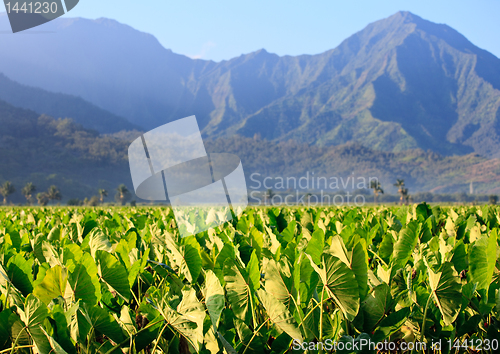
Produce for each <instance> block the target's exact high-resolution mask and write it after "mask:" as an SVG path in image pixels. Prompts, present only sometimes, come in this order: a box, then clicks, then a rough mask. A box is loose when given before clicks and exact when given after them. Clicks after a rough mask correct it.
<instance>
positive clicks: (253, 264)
mask: <svg viewBox="0 0 500 354" xmlns="http://www.w3.org/2000/svg"><path fill="white" fill-rule="evenodd" d="M246 271H247V274H248V278H249V279H250V281H251V282H252V286H253V289H254V290H257V289H259V288H260V269H259V260H258V258H257V254H256V252H255V251H253V252H252V255H251V256H250V261H249V262H248V264H247V266H246Z"/></svg>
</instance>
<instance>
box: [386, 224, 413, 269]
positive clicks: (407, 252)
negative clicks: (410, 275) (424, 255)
mask: <svg viewBox="0 0 500 354" xmlns="http://www.w3.org/2000/svg"><path fill="white" fill-rule="evenodd" d="M417 242H418V234H417V232H415V230H414V229H413V228H412V227H410V224H409V225H408V226H407V227H406V228H404V229H402V230H401V231H400V232H399V237H398V240H397V241H396V244H395V245H394V254H393V259H392V264H393V266H392V274H391V275H392V276H393V275H394V274H395V272H396V271H397V270H398V269H401V268H404V266H405V265H406V263H407V262H408V260H409V259H410V257H411V255H412V253H413V250H414V249H415V247H416V246H417Z"/></svg>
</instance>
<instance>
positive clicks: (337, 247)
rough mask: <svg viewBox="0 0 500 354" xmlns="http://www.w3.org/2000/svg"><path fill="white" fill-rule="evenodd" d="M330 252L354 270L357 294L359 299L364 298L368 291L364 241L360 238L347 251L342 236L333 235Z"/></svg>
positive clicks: (366, 258)
mask: <svg viewBox="0 0 500 354" xmlns="http://www.w3.org/2000/svg"><path fill="white" fill-rule="evenodd" d="M330 252H331V253H332V254H333V255H334V256H335V257H337V258H339V259H340V260H341V261H342V262H344V263H345V265H347V266H348V267H349V268H350V269H351V270H352V271H353V272H354V275H355V276H356V281H357V282H358V287H359V296H360V297H361V299H364V298H365V297H366V294H367V293H368V253H367V250H366V241H365V240H364V239H360V240H359V241H357V242H356V244H355V245H354V247H353V248H352V250H351V251H348V250H347V249H346V247H345V245H344V241H343V240H342V237H340V236H339V235H335V236H333V238H332V244H331V246H330Z"/></svg>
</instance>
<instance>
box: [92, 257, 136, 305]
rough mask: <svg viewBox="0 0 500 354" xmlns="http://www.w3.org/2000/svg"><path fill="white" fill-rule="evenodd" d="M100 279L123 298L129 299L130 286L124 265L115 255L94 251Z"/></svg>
mask: <svg viewBox="0 0 500 354" xmlns="http://www.w3.org/2000/svg"><path fill="white" fill-rule="evenodd" d="M96 260H97V262H98V264H99V268H100V273H101V277H102V279H103V280H104V281H105V282H106V283H107V284H108V285H109V286H111V287H112V288H113V289H114V290H115V291H116V292H117V293H118V294H119V295H120V296H122V297H123V298H124V299H125V300H127V301H129V299H130V286H129V283H128V274H127V271H126V270H125V267H124V266H123V265H122V264H121V263H120V262H119V261H118V260H117V259H116V257H115V256H114V255H112V254H110V253H108V252H106V251H96Z"/></svg>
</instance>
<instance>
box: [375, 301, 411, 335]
mask: <svg viewBox="0 0 500 354" xmlns="http://www.w3.org/2000/svg"><path fill="white" fill-rule="evenodd" d="M409 314H410V308H409V307H405V308H402V309H401V310H399V311H396V312H393V313H391V314H390V315H389V316H387V317H386V318H384V319H383V320H382V321H381V322H380V324H379V326H378V327H377V330H376V331H375V333H374V335H373V338H372V341H373V342H374V343H378V342H381V341H383V340H384V339H386V338H388V337H389V336H391V335H392V334H394V333H396V332H397V331H398V330H399V329H400V328H401V327H402V326H403V325H404V324H405V322H406V321H407V320H408V316H409Z"/></svg>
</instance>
